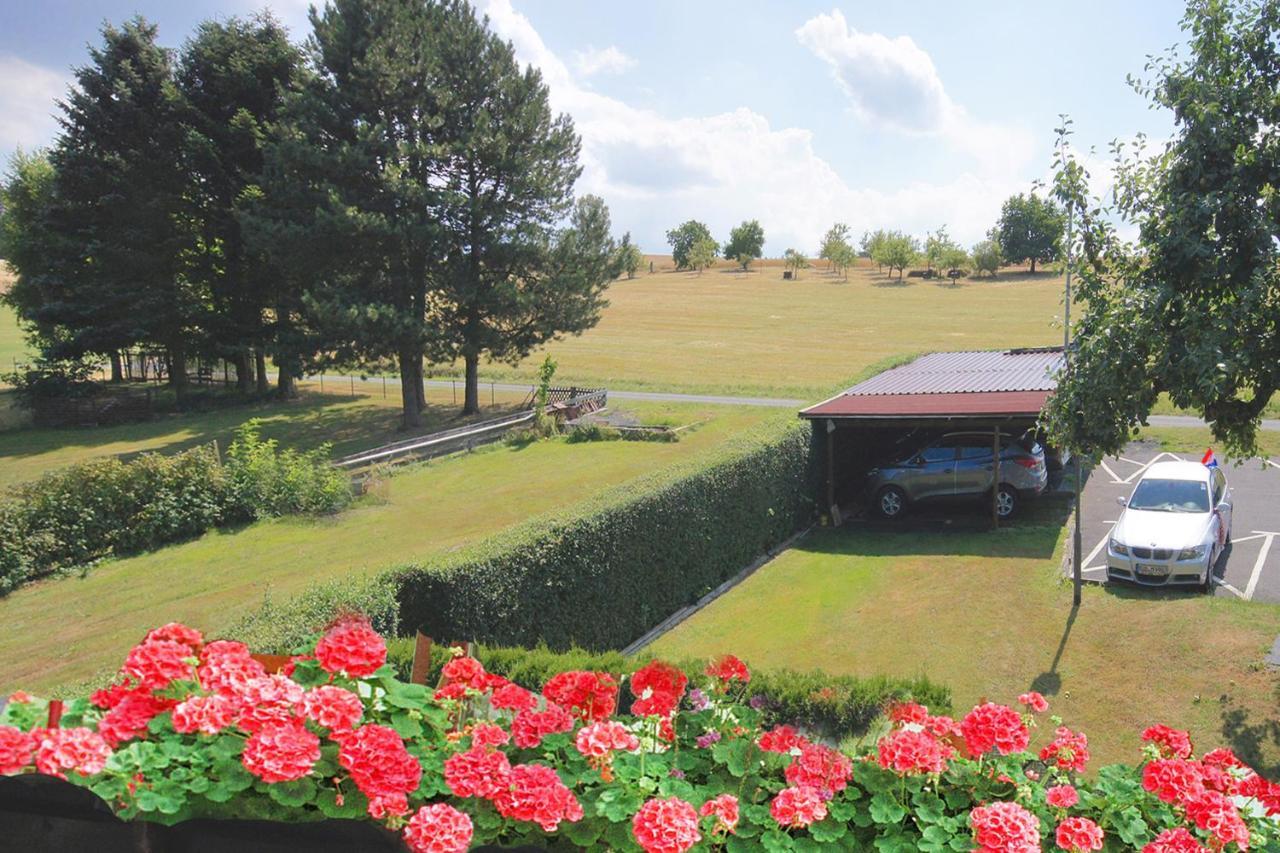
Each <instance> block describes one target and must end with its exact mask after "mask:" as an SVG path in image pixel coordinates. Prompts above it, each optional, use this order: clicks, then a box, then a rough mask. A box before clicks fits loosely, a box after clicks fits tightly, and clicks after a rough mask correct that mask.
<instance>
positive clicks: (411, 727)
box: [391, 712, 422, 739]
mask: <svg viewBox="0 0 1280 853" xmlns="http://www.w3.org/2000/svg"><path fill="white" fill-rule="evenodd" d="M391 728H393V729H395V730H396V734H398V735H400V737H402V738H406V739H407V738H416V737H421V735H422V723H420V722H418V721H417V720H415V719H414V718H413V717H411V716H409V715H408V714H406V713H404V712H400V713H396V714H392V715H391Z"/></svg>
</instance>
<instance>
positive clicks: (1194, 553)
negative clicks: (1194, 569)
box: [1178, 545, 1209, 560]
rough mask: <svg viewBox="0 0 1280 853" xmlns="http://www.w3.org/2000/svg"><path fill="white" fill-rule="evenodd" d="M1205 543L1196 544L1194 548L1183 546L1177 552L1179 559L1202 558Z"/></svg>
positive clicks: (1205, 546)
mask: <svg viewBox="0 0 1280 853" xmlns="http://www.w3.org/2000/svg"><path fill="white" fill-rule="evenodd" d="M1207 547H1209V546H1207V545H1197V546H1196V547H1194V548H1183V549H1182V551H1181V553H1179V554H1178V559H1179V560H1203V559H1204V552H1205V549H1206V548H1207Z"/></svg>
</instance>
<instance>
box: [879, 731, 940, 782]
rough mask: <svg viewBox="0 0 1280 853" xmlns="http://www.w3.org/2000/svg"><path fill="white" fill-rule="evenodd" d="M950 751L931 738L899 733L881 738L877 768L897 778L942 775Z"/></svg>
mask: <svg viewBox="0 0 1280 853" xmlns="http://www.w3.org/2000/svg"><path fill="white" fill-rule="evenodd" d="M950 757H951V749H950V747H947V746H945V745H943V744H941V743H939V742H938V740H937V739H936V738H934V737H933V736H932V735H929V734H926V733H925V732H920V731H914V730H911V729H901V730H898V731H895V732H892V733H890V734H889V735H888V736H887V737H885V738H883V739H882V740H881V741H880V743H879V745H878V747H877V759H878V760H879V762H880V766H881V767H884V768H885V769H887V770H892V771H893V772H895V773H897V774H899V775H908V774H918V773H942V772H944V771H945V770H946V769H947V759H949V758H950Z"/></svg>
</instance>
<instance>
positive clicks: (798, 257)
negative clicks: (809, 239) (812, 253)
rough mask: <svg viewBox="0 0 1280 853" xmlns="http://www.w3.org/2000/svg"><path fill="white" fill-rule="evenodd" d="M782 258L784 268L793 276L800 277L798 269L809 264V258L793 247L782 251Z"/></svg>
mask: <svg viewBox="0 0 1280 853" xmlns="http://www.w3.org/2000/svg"><path fill="white" fill-rule="evenodd" d="M782 260H783V263H784V264H785V266H786V268H787V269H789V270H791V274H792V277H793V278H799V277H800V270H802V269H804V268H805V267H807V266H809V259H808V258H806V257H805V256H804V253H803V252H798V251H796V250H795V249H787V250H786V251H785V252H783V253H782Z"/></svg>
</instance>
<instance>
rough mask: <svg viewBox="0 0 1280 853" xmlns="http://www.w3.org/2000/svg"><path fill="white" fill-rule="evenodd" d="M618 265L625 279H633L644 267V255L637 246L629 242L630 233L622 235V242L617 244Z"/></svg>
mask: <svg viewBox="0 0 1280 853" xmlns="http://www.w3.org/2000/svg"><path fill="white" fill-rule="evenodd" d="M618 263H619V265H621V267H622V271H623V272H625V273H626V274H627V278H635V277H636V273H637V272H639V271H640V267H642V266H644V254H643V253H642V252H641V251H640V247H639V246H637V245H636V244H635V243H632V242H631V232H630V231H628V232H627V233H625V234H623V235H622V240H621V241H620V242H619V243H618Z"/></svg>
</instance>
